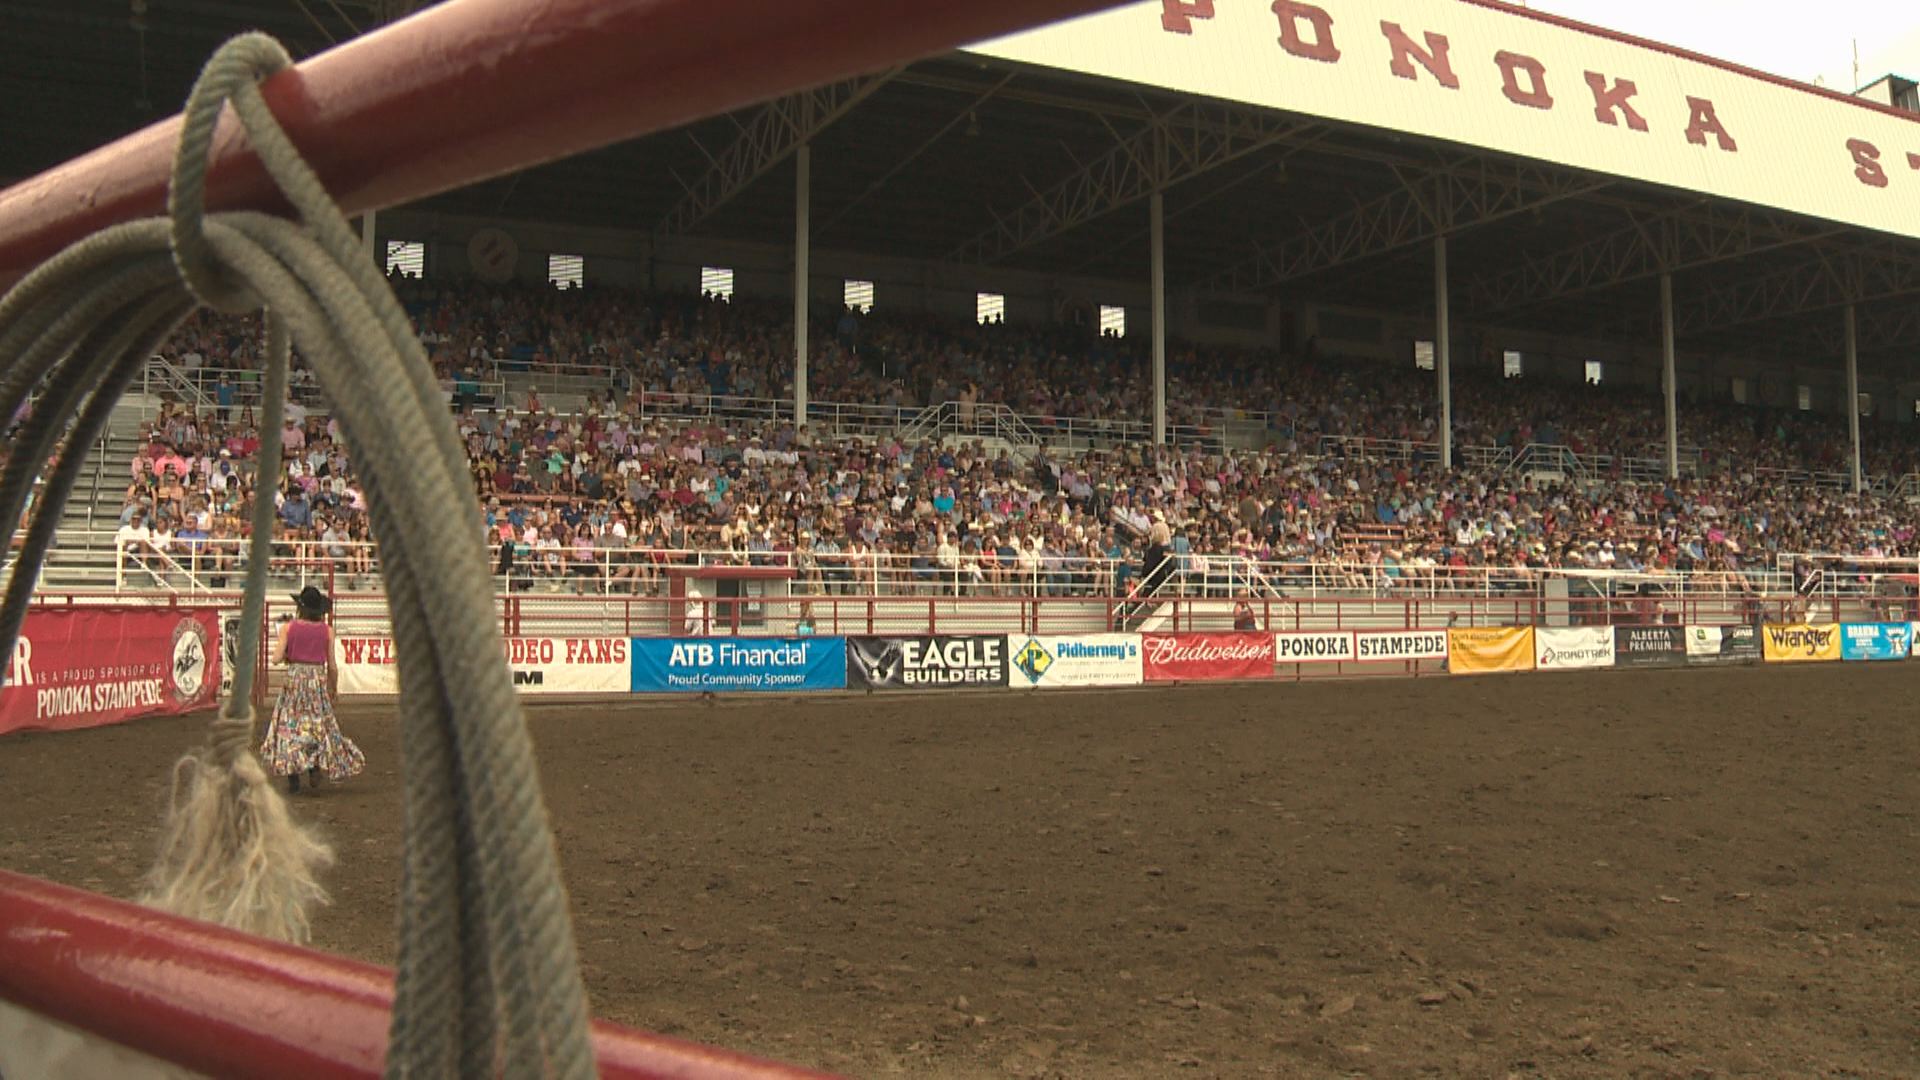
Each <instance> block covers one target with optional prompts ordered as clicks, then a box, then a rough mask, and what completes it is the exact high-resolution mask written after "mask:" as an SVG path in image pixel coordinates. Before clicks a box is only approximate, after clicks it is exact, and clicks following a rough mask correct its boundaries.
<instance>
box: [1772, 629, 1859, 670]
mask: <svg viewBox="0 0 1920 1080" xmlns="http://www.w3.org/2000/svg"><path fill="white" fill-rule="evenodd" d="M1760 645H1761V648H1762V650H1763V651H1764V652H1765V654H1766V657H1767V662H1768V663H1770V664H1802V663H1809V662H1814V661H1826V660H1838V659H1840V624H1839V623H1814V624H1805V623H1798V624H1793V625H1788V626H1772V625H1769V626H1768V627H1767V628H1766V629H1765V630H1764V631H1762V632H1761V634H1760Z"/></svg>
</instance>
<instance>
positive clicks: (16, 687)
mask: <svg viewBox="0 0 1920 1080" xmlns="http://www.w3.org/2000/svg"><path fill="white" fill-rule="evenodd" d="M219 637H220V616H219V613H218V612H216V611H211V610H206V611H199V610H193V611H187V610H179V609H161V608H153V609H144V608H97V609H80V610H72V609H61V610H44V609H43V610H36V611H31V612H28V613H27V616H26V620H25V622H24V623H23V624H22V626H21V630H20V635H19V637H17V638H16V639H15V640H14V645H13V652H12V654H11V655H10V656H7V657H5V660H6V663H5V665H4V669H0V733H5V732H9V731H26V730H42V731H69V730H73V729H75V728H87V727H98V726H100V725H103V724H116V723H119V722H120V721H122V720H130V719H133V718H134V717H139V716H151V715H170V714H177V713H185V712H192V711H194V710H196V709H205V708H211V707H212V706H213V705H214V704H215V699H216V696H217V693H218V691H219V687H220V677H221V668H222V665H221V663H220V657H221V653H220V645H219Z"/></svg>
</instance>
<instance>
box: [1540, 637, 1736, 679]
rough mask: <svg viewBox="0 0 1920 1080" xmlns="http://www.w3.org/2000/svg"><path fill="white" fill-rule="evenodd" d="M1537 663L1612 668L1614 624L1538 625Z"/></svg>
mask: <svg viewBox="0 0 1920 1080" xmlns="http://www.w3.org/2000/svg"><path fill="white" fill-rule="evenodd" d="M1756 647H1757V646H1756ZM1533 666H1534V668H1535V669H1536V670H1539V671H1581V670H1591V669H1593V668H1610V667H1612V666H1613V627H1611V626H1542V627H1538V628H1536V629H1535V630H1534V632H1533Z"/></svg>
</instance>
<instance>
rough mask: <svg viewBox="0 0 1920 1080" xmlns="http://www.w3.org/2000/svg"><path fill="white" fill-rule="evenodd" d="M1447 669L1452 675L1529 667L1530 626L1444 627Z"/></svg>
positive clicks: (1531, 638)
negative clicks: (1448, 628)
mask: <svg viewBox="0 0 1920 1080" xmlns="http://www.w3.org/2000/svg"><path fill="white" fill-rule="evenodd" d="M1447 670H1448V671H1449V672H1451V673H1453V674H1455V675H1479V674H1483V673H1485V672H1489V671H1532V670H1533V627H1531V626H1475V627H1468V628H1467V629H1464V630H1461V629H1455V630H1449V631H1447Z"/></svg>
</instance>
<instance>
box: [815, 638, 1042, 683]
mask: <svg viewBox="0 0 1920 1080" xmlns="http://www.w3.org/2000/svg"><path fill="white" fill-rule="evenodd" d="M847 685H849V686H852V687H856V688H857V687H866V688H868V689H872V690H949V689H966V688H978V687H983V686H1005V685H1007V639H1006V636H1005V635H1003V634H992V635H987V634H933V635H929V636H925V637H850V638H848V639H847Z"/></svg>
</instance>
